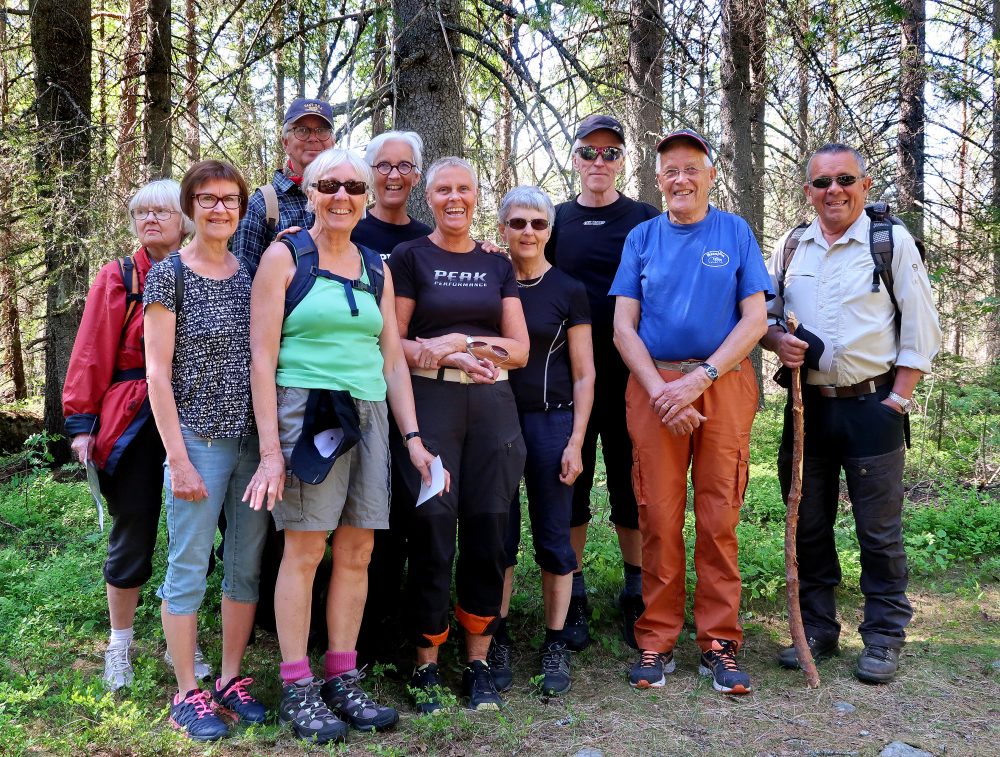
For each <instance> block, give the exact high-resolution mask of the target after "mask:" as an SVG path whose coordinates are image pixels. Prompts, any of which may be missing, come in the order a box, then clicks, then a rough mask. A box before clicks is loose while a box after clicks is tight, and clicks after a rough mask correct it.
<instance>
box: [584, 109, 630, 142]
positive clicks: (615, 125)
mask: <svg viewBox="0 0 1000 757" xmlns="http://www.w3.org/2000/svg"><path fill="white" fill-rule="evenodd" d="M601 129H606V130H607V131H610V132H612V133H613V134H614V135H615V136H616V137H618V139H620V140H621V142H622V144H625V127H623V126H622V124H621V121H619V120H618V119H617V118H614V117H613V116H605V115H603V114H601V113H595V114H593V115H592V116H587V117H586V118H585V119H583V120H582V121H581V122H580V125H579V126H577V127H576V139H583V138H584V137H588V136H590V135H591V134H593V133H594V132H595V131H600V130H601Z"/></svg>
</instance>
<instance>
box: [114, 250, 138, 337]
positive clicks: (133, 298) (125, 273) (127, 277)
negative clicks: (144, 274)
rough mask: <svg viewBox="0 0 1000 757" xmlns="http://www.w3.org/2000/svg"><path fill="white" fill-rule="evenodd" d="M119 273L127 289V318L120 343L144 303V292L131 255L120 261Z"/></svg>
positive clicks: (123, 322) (124, 320) (123, 324)
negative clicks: (141, 289)
mask: <svg viewBox="0 0 1000 757" xmlns="http://www.w3.org/2000/svg"><path fill="white" fill-rule="evenodd" d="M118 273H119V274H120V275H121V277H122V286H124V287H125V317H124V318H123V319H122V333H121V336H120V337H119V338H118V341H119V343H121V340H122V339H124V338H125V329H126V328H128V322H129V320H130V319H131V318H132V313H134V312H135V309H136V306H137V305H138V304H139V303H140V302H142V292H140V291H139V273H138V271H136V269H135V258H133V257H132V256H131V255H129V256H128V257H124V258H119V260H118Z"/></svg>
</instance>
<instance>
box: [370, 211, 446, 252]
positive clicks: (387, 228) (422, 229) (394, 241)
mask: <svg viewBox="0 0 1000 757" xmlns="http://www.w3.org/2000/svg"><path fill="white" fill-rule="evenodd" d="M430 233H431V227H430V226H428V225H427V224H426V223H421V222H420V221H418V220H416V219H415V218H411V219H410V222H409V223H404V224H398V223H386V222H385V221H381V220H379V219H378V218H376V217H375V216H373V215H372V214H371V213H368V214H367V215H366V216H365V217H364V218H362V219H361V220H360V221H359V222H358V225H357V226H355V227H354V231H352V232H351V241H352V242H354V244H360V245H363V246H365V247H367V248H368V249H370V250H375V252H377V253H378V254H379V255H381V256H382V260H388V259H389V256H390V255H391V254H392V251H393V250H394V249H395V247H396V245H398V244H402V243H403V242H410V241H412V240H414V239H419V238H420V237H425V236H427V235H428V234H430Z"/></svg>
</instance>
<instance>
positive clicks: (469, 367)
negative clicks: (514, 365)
mask: <svg viewBox="0 0 1000 757" xmlns="http://www.w3.org/2000/svg"><path fill="white" fill-rule="evenodd" d="M441 365H444V366H448V367H449V368H458V369H459V370H461V371H465V372H466V374H468V376H469V378H471V379H472V380H473V382H474V383H476V384H495V383H496V380H497V376H499V375H500V369H499V368H497V367H496V366H495V365H493V363H492V362H491V361H489V360H477V359H476V358H474V357H473V356H472V355H470V354H469V353H468V352H453V353H451V354H450V355H448V357H446V358H445V359H444V360H442V361H441Z"/></svg>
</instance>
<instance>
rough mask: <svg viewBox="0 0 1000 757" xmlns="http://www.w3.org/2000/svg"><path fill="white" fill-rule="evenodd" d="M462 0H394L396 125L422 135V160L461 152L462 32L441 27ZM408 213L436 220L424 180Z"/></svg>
mask: <svg viewBox="0 0 1000 757" xmlns="http://www.w3.org/2000/svg"><path fill="white" fill-rule="evenodd" d="M459 8H460V4H459V0H393V12H394V14H395V17H396V23H395V25H396V29H399V30H401V33H400V37H399V41H398V42H397V44H396V49H395V55H396V62H395V65H394V66H393V75H394V76H395V77H396V92H397V102H396V128H398V129H412V130H413V131H416V132H418V133H419V134H420V135H421V136H422V137H423V139H424V163H425V165H429V164H430V163H432V162H433V161H435V160H437V159H438V158H441V157H443V156H445V155H459V156H461V155H462V148H463V144H462V135H463V134H464V133H465V124H464V120H463V116H462V104H463V102H464V101H465V98H464V95H463V94H462V92H461V90H460V87H459V70H460V66H459V60H458V56H456V55H455V54H454V53H452V49H453V48H455V49H457V48H458V46H459V44H460V42H459V39H458V34H456V33H455V32H448V33H447V37H445V34H444V32H443V30H442V23H444V24H447V23H449V22H457V21H458V20H459V18H458V17H459ZM409 211H410V215H412V216H413V217H414V218H418V219H419V220H421V221H423V222H425V223H433V222H434V219H433V217H432V216H431V212H430V209H429V208H428V207H427V203H426V202H425V201H424V183H423V182H420V183H419V184H417V185H416V186H414V188H413V192H412V193H411V195H410V207H409Z"/></svg>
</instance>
